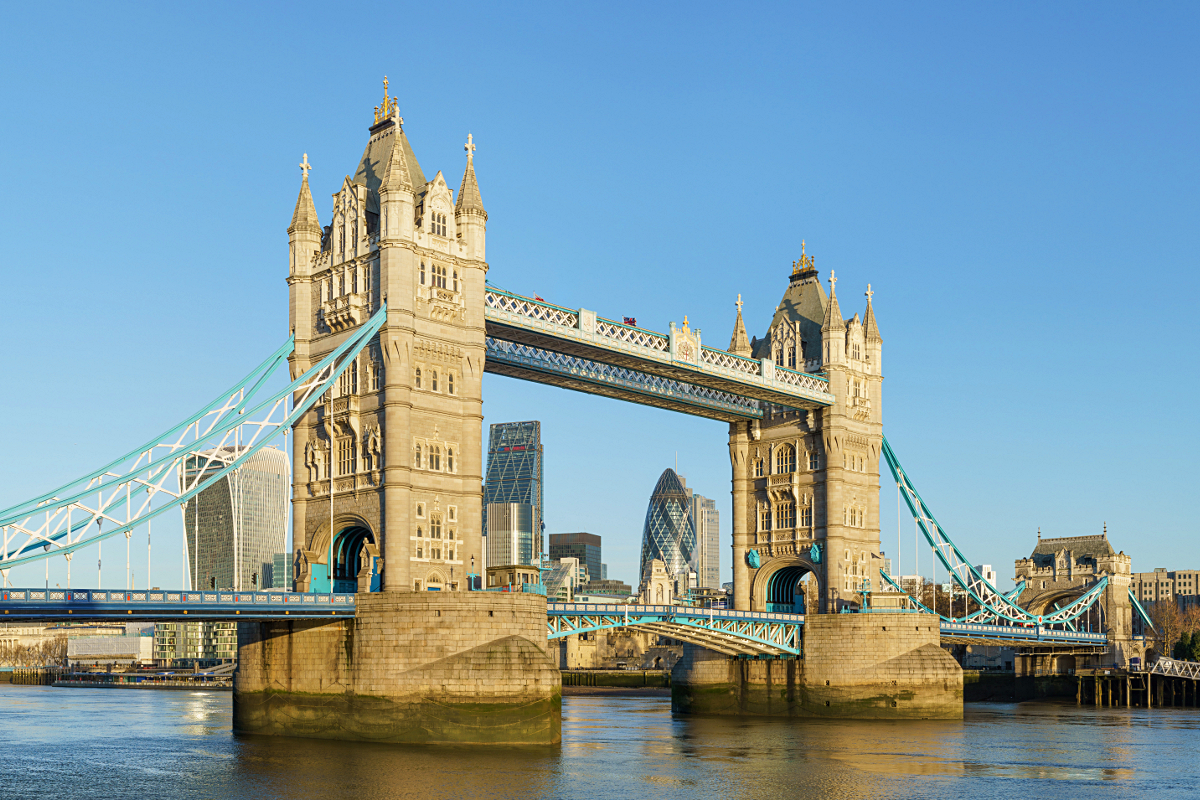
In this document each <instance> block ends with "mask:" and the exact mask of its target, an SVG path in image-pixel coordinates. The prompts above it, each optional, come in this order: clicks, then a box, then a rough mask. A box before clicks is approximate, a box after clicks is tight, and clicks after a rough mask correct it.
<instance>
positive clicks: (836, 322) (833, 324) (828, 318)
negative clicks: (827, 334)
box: [821, 270, 846, 332]
mask: <svg viewBox="0 0 1200 800" xmlns="http://www.w3.org/2000/svg"><path fill="white" fill-rule="evenodd" d="M845 328H846V321H845V320H844V319H842V309H841V308H839V307H838V301H837V275H835V274H834V272H833V270H829V305H827V306H825V319H824V321H822V322H821V331H822V332H824V331H835V330H839V331H840V330H845Z"/></svg>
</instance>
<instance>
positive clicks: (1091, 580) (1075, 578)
mask: <svg viewBox="0 0 1200 800" xmlns="http://www.w3.org/2000/svg"><path fill="white" fill-rule="evenodd" d="M1132 573H1133V559H1131V558H1130V557H1129V556H1127V555H1125V551H1121V552H1119V553H1118V552H1117V551H1116V550H1115V549H1114V548H1113V546H1112V544H1110V543H1109V541H1108V526H1107V525H1106V526H1105V528H1104V533H1103V534H1101V535H1099V536H1096V535H1091V536H1064V537H1059V538H1053V539H1050V538H1047V539H1043V538H1042V533H1041V531H1040V530H1039V531H1038V542H1037V546H1036V547H1034V549H1033V552H1032V553H1030V555H1029V558H1019V559H1017V560H1016V562H1015V564H1014V576H1015V577H1014V578H1013V580H1015V581H1017V582H1020V581H1025V589H1024V591H1022V592H1021V595H1020V597H1018V598H1017V603H1018V605H1020V606H1021V607H1022V608H1024V609H1026V610H1028V611H1030V612H1031V613H1034V614H1048V613H1051V612H1053V611H1054V610H1056V609H1058V608H1061V607H1063V606H1067V605H1070V604H1071V603H1072V602H1074V601H1075V600H1076V599H1077V598H1078V597H1079V596H1080V595H1082V594H1083V593H1084V592H1086V591H1087V590H1088V589H1090V588H1092V587H1093V586H1094V585H1095V584H1096V582H1097V581H1099V580H1100V579H1101V578H1104V577H1107V578H1108V588H1107V589H1105V591H1104V598H1103V608H1104V625H1105V629H1106V630H1107V631H1108V642H1109V649H1108V653H1107V654H1106V655H1105V656H1104V657H1103V658H1101V659H1098V660H1097V661H1096V664H1095V666H1100V665H1104V666H1110V665H1111V664H1118V665H1120V666H1126V665H1127V664H1128V663H1129V659H1130V658H1141V657H1142V656H1143V654H1144V651H1145V646H1144V644H1139V643H1138V641H1137V640H1135V639H1134V638H1133V604H1132V603H1131V602H1130V600H1129V586H1130V583H1131V582H1132V580H1133V574H1132ZM1075 663H1076V664H1077V665H1079V666H1082V663H1080V662H1078V661H1076V662H1075Z"/></svg>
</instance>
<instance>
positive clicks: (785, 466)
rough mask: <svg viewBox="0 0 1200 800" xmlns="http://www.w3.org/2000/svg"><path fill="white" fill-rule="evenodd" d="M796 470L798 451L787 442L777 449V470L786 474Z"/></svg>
mask: <svg viewBox="0 0 1200 800" xmlns="http://www.w3.org/2000/svg"><path fill="white" fill-rule="evenodd" d="M795 471H796V451H795V449H793V448H792V446H791V445H790V444H785V445H783V446H782V447H780V448H779V449H778V450H776V451H775V472H776V473H779V474H784V473H788V472H795Z"/></svg>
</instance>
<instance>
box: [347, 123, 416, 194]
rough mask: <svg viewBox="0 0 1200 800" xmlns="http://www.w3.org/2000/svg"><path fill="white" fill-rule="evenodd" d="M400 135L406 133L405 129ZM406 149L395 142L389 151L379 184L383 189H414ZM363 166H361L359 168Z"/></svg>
mask: <svg viewBox="0 0 1200 800" xmlns="http://www.w3.org/2000/svg"><path fill="white" fill-rule="evenodd" d="M400 135H401V136H403V135H404V133H403V131H401V133H400ZM393 142H394V139H393ZM405 149H406V148H405V147H396V146H395V144H394V143H393V146H392V148H391V150H390V151H389V152H388V160H387V163H386V166H385V167H384V169H383V180H382V182H381V183H380V186H379V188H380V189H381V190H382V191H389V190H395V189H407V190H409V191H412V189H413V183H412V174H411V172H410V171H409V169H408V155H407V154H406V153H405ZM361 168H362V167H361V166H360V167H359V169H361Z"/></svg>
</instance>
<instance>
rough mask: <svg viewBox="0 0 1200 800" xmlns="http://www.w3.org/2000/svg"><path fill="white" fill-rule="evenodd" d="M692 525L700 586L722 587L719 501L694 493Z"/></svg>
mask: <svg viewBox="0 0 1200 800" xmlns="http://www.w3.org/2000/svg"><path fill="white" fill-rule="evenodd" d="M692 525H693V527H694V528H695V529H696V575H697V577H698V580H699V582H700V583H699V585H700V586H705V587H708V588H709V589H719V588H721V544H720V540H721V514H720V512H719V511H717V503H716V501H715V500H710V499H709V498H707V497H704V496H703V495H698V494H694V495H692Z"/></svg>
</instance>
